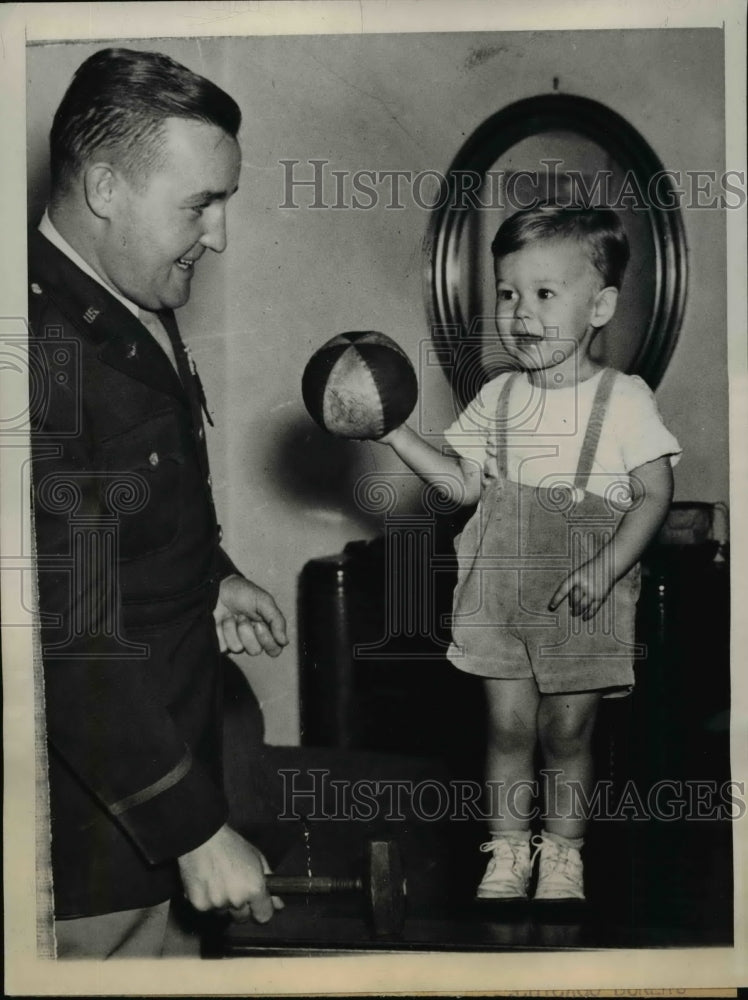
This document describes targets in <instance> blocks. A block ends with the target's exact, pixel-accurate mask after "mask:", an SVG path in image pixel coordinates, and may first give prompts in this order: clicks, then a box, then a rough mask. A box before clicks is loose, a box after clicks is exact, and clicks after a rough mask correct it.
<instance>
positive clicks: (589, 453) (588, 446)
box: [574, 368, 618, 490]
mask: <svg viewBox="0 0 748 1000" xmlns="http://www.w3.org/2000/svg"><path fill="white" fill-rule="evenodd" d="M617 374H618V372H616V370H615V369H614V368H606V369H605V371H604V372H603V374H602V376H601V378H600V382H599V384H598V386H597V390H596V392H595V398H594V399H593V401H592V412H591V413H590V419H589V420H588V422H587V430H586V431H585V435H584V440H583V441H582V450H581V452H580V453H579V464H578V465H577V471H576V475H575V476H574V485H575V486H576V487H578V489H580V490H584V489H586V488H587V482H588V480H589V478H590V473H591V472H592V463H593V462H594V461H595V453H596V452H597V445H598V442H599V440H600V432H601V431H602V428H603V422H604V421H605V414H606V412H607V409H608V400H609V399H610V394H611V392H612V390H613V383H614V382H615V380H616V375H617Z"/></svg>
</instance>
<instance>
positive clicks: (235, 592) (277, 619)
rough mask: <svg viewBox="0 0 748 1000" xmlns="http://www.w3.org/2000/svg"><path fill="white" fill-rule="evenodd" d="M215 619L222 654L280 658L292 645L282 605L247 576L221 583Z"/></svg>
mask: <svg viewBox="0 0 748 1000" xmlns="http://www.w3.org/2000/svg"><path fill="white" fill-rule="evenodd" d="M213 617H214V618H215V622H216V632H217V634H218V642H219V644H220V647H221V652H222V653H225V652H226V650H231V652H232V653H249V655H250V656H257V655H258V654H259V653H262V652H265V653H267V654H268V656H278V655H279V654H280V652H281V650H282V649H283V647H284V646H287V645H288V637H287V635H286V619H285V618H284V617H283V614H282V612H281V611H280V609H279V608H278V605H277V604H276V603H275V601H274V600H273V598H272V597H271V596H270V594H268V592H267V591H266V590H263V589H262V587H258V586H257V585H256V584H254V583H252V582H251V581H250V580H247V579H246V578H245V577H243V576H238V575H236V574H234V575H233V576H227V577H226V578H225V579H223V580H221V586H220V589H219V591H218V603H217V604H216V607H215V610H214V611H213Z"/></svg>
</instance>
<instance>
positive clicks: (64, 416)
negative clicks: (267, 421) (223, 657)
mask: <svg viewBox="0 0 748 1000" xmlns="http://www.w3.org/2000/svg"><path fill="white" fill-rule="evenodd" d="M29 241H30V242H29V247H30V262H29V284H30V293H29V326H30V333H29V348H30V371H31V385H30V405H31V411H32V412H31V423H32V455H33V499H34V512H35V529H36V531H35V533H36V550H37V575H38V585H39V607H40V614H41V638H42V647H43V649H42V652H43V660H44V676H45V704H46V718H47V739H48V743H49V751H50V752H49V785H50V811H51V825H52V867H53V876H54V884H55V910H56V915H57V916H58V918H60V917H63V918H64V917H74V916H82V915H93V914H97V913H105V912H112V911H115V910H122V909H129V908H133V907H139V906H146V905H152V904H154V903H157V902H160V901H162V900H165V899H167V898H169V897H170V896H171V895H172V894H173V893H174V892H175V891H176V890H177V888H178V886H179V882H178V871H177V866H176V864H175V859H176V858H177V857H178V856H179V855H181V854H184V853H185V852H187V851H190V850H192V849H193V848H195V847H197V846H198V845H199V844H201V843H203V842H204V841H206V840H207V839H208V838H209V837H210V836H211V835H212V834H213V833H214V832H215V831H216V830H217V829H218V828H219V827H220V826H221V824H222V823H223V822H224V821H225V819H226V815H227V807H226V802H225V798H224V795H223V793H222V790H221V779H220V750H219V747H220V711H221V688H220V654H219V650H218V645H217V640H216V636H215V626H214V623H213V619H212V610H213V608H214V607H215V602H216V598H217V594H218V585H219V581H220V579H222V578H223V577H224V576H226V575H228V574H229V573H231V572H235V568H234V567H233V565H232V564H231V562H230V560H229V559H228V557H226V556H225V554H224V553H223V552H222V550H221V549H220V545H219V541H220V538H219V535H220V529H219V527H218V525H217V524H216V518H215V513H214V508H213V500H212V495H211V488H210V477H209V470H208V459H207V452H206V447H205V440H204V438H205V434H204V430H203V425H202V415H201V406H200V402H201V397H202V390H201V388H200V386H199V381H198V380H197V377H196V375H195V374H194V373H193V372H192V371H191V370H190V365H189V363H188V358H187V356H186V354H185V349H184V345H183V344H182V341H181V339H180V336H179V332H178V330H177V326H176V323H175V321H174V317H173V314H172V313H171V312H168V311H167V312H163V313H160V314H159V315H160V318H161V321H162V323H163V325H164V326H165V328H166V330H167V332H168V334H169V337H170V339H171V341H172V345H173V348H174V353H175V355H176V358H177V364H178V368H179V374H177V372H175V370H174V368H173V366H172V364H171V363H170V361H169V360H168V358H167V357H166V355H165V353H164V352H163V350H162V349H161V347H160V346H159V345H158V344H157V343H156V341H155V340H154V339H153V337H152V336H151V335H150V334H149V333H148V331H147V330H146V329H145V327H143V326H142V325H141V323H140V322H139V321H138V319H136V318H135V317H134V316H133V315H132V313H130V312H129V311H128V310H127V309H126V308H125V307H124V306H123V305H122V304H121V303H120V302H119V301H118V300H117V299H115V298H114V297H113V296H112V295H110V294H109V293H108V292H107V290H106V289H105V288H104V287H103V286H101V285H99V284H98V283H97V282H95V281H93V280H92V279H91V278H89V277H88V276H87V275H86V274H84V273H83V272H81V270H80V269H79V268H78V267H76V265H75V264H74V263H73V262H72V261H71V260H69V259H68V258H67V257H66V256H65V255H64V254H62V253H61V252H60V251H59V250H58V249H57V248H56V247H54V246H52V244H50V243H49V241H48V240H46V239H45V238H44V237H43V236H42V235H41V234H40V233H38V232H34V233H31V234H30V237H29Z"/></svg>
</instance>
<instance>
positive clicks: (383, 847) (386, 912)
mask: <svg viewBox="0 0 748 1000" xmlns="http://www.w3.org/2000/svg"><path fill="white" fill-rule="evenodd" d="M265 884H266V886H267V889H268V892H269V893H270V894H271V895H273V896H284V895H304V896H306V895H316V894H328V893H334V892H363V894H364V897H365V899H366V902H367V905H368V909H369V916H370V917H371V925H372V928H373V930H374V933H375V935H376V936H377V937H397V936H398V935H399V934H401V933H402V930H403V925H404V923H405V894H406V884H405V879H404V877H403V866H402V860H401V858H400V851H399V849H398V846H397V844H396V843H395V842H394V841H392V840H371V841H369V842H368V843H367V845H366V867H365V873H364V877H363V878H337V877H335V876H328V875H266V876H265Z"/></svg>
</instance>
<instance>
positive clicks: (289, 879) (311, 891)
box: [265, 875, 363, 896]
mask: <svg viewBox="0 0 748 1000" xmlns="http://www.w3.org/2000/svg"><path fill="white" fill-rule="evenodd" d="M265 885H266V886H267V890H268V892H269V893H271V894H272V895H274V896H283V895H288V894H303V895H316V894H323V893H330V892H361V890H362V889H363V882H362V881H361V879H360V878H333V877H331V876H328V875H266V876H265Z"/></svg>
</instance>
